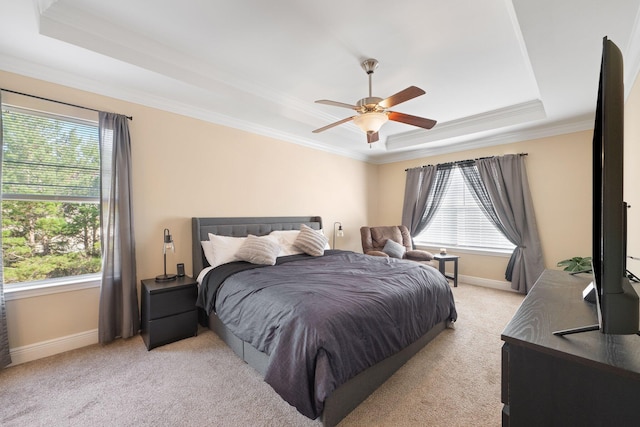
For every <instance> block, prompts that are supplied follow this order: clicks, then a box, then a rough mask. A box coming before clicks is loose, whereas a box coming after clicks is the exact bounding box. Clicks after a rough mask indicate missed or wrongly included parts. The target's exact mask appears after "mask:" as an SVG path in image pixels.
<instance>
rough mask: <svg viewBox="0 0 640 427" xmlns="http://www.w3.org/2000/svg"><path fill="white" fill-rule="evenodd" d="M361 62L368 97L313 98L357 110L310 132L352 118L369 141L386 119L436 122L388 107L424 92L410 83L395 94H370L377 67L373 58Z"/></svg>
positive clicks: (375, 137) (420, 124) (425, 123)
mask: <svg viewBox="0 0 640 427" xmlns="http://www.w3.org/2000/svg"><path fill="white" fill-rule="evenodd" d="M361 65H362V68H363V69H364V71H366V73H367V74H368V75H369V96H368V97H367V98H362V99H361V100H359V101H358V102H357V103H356V105H351V104H345V103H343V102H336V101H329V100H326V99H320V100H318V101H316V102H317V103H318V104H327V105H334V106H336V107H343V108H349V109H351V110H355V111H357V112H358V114H357V115H355V116H351V117H347V118H346V119H342V120H339V121H337V122H335V123H331V124H330V125H327V126H324V127H321V128H319V129H316V130H314V131H313V133H319V132H322V131H325V130H327V129H331V128H332V127H334V126H338V125H341V124H343V123H346V122H349V121H351V120H353V122H354V123H355V124H356V125H357V126H358V127H359V128H360V129H362V130H363V131H364V132H366V134H367V142H368V143H372V142H376V141H378V139H379V136H378V131H379V130H380V128H381V127H382V125H383V124H385V123H386V122H387V120H393V121H394V122H400V123H406V124H409V125H413V126H418V127H421V128H424V129H431V128H432V127H434V126H435V125H436V123H437V122H436V121H435V120H431V119H425V118H422V117H417V116H411V115H409V114H403V113H397V112H395V111H389V110H387V109H388V108H391V107H393V106H394V105H398V104H400V103H401V102H405V101H408V100H410V99H413V98H416V97H418V96H420V95H424V94H425V91H424V90H422V89H420V88H419V87H416V86H409V87H408V88H406V89H404V90H401V91H400V92H398V93H396V94H395V95H391V96H390V97H388V98H386V99H382V98H378V97H375V96H373V95H372V94H371V77H372V75H373V71H374V70H375V69H376V68H378V61H377V60H375V59H366V60H365V61H363V62H362V64H361Z"/></svg>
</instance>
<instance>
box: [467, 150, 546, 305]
mask: <svg viewBox="0 0 640 427" xmlns="http://www.w3.org/2000/svg"><path fill="white" fill-rule="evenodd" d="M476 165H477V167H478V172H479V174H480V177H481V178H482V182H483V183H484V185H485V187H486V189H487V193H488V195H489V197H490V199H491V202H492V205H493V207H494V209H495V212H496V214H497V215H498V218H499V220H500V223H501V224H502V228H501V230H503V233H504V234H505V236H506V237H507V238H508V239H509V240H510V241H511V242H512V243H513V244H514V245H516V248H515V249H514V251H513V253H512V255H511V258H510V259H509V264H508V266H507V271H506V273H505V276H506V278H507V280H509V281H511V288H512V289H515V290H517V291H518V292H520V293H523V294H526V293H528V292H529V290H530V289H531V288H532V287H533V285H534V283H535V281H536V280H537V279H538V277H539V276H540V274H542V272H543V270H544V262H543V259H542V244H541V243H540V237H539V235H538V226H537V222H536V216H535V211H534V209H533V200H532V198H531V192H530V190H529V181H528V179H527V171H526V167H525V163H524V157H523V156H521V155H518V154H509V155H505V156H501V157H492V158H487V159H478V160H477V161H476Z"/></svg>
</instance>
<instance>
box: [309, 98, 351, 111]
mask: <svg viewBox="0 0 640 427" xmlns="http://www.w3.org/2000/svg"><path fill="white" fill-rule="evenodd" d="M316 103H317V104H326V105H333V106H334V107H342V108H349V109H350V110H357V109H358V107H356V106H355V105H351V104H345V103H344V102H338V101H329V100H328V99H319V100H317V101H316Z"/></svg>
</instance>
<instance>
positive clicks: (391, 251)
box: [382, 239, 407, 258]
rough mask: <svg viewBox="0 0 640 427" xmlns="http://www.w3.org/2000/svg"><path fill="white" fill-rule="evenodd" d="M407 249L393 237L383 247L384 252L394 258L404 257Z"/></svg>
mask: <svg viewBox="0 0 640 427" xmlns="http://www.w3.org/2000/svg"><path fill="white" fill-rule="evenodd" d="M406 251H407V248H405V247H404V246H403V245H401V244H400V243H398V242H394V241H393V240H391V239H389V240H387V243H385V244H384V248H382V252H384V253H385V254H387V255H389V256H390V257H392V258H402V257H403V256H404V253H405V252H406Z"/></svg>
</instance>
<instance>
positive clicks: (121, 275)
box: [98, 112, 140, 344]
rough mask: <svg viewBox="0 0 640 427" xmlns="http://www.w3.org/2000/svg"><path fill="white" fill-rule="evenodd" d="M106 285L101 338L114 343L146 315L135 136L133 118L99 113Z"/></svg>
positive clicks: (100, 319)
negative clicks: (141, 304) (139, 266)
mask: <svg viewBox="0 0 640 427" xmlns="http://www.w3.org/2000/svg"><path fill="white" fill-rule="evenodd" d="M99 126H100V168H101V171H100V179H101V195H100V197H101V216H100V220H101V228H102V285H101V288H100V312H99V317H98V339H99V341H100V343H103V344H104V343H108V342H110V341H113V340H114V339H116V338H118V337H121V338H128V337H131V336H133V335H135V334H137V333H138V330H139V328H140V314H139V311H138V292H137V288H136V282H137V280H136V257H135V239H134V229H133V205H132V193H131V185H132V183H131V140H130V136H129V125H128V122H127V117H126V116H122V115H118V114H113V113H104V112H101V113H100V114H99Z"/></svg>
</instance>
